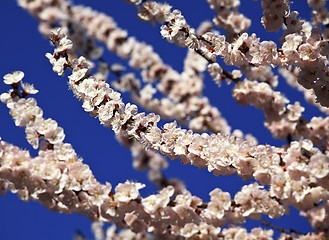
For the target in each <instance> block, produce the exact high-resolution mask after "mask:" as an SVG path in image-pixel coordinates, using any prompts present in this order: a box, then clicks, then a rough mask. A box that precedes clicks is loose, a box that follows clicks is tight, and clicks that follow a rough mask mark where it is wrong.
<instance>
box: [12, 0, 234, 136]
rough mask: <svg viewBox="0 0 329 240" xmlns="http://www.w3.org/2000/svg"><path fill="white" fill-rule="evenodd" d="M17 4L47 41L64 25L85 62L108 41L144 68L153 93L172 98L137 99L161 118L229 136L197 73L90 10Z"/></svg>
mask: <svg viewBox="0 0 329 240" xmlns="http://www.w3.org/2000/svg"><path fill="white" fill-rule="evenodd" d="M18 2H19V4H20V5H21V6H22V7H23V8H24V9H26V10H27V11H29V12H30V13H31V14H32V15H33V16H35V17H36V18H37V19H38V20H39V21H40V27H39V29H40V31H41V32H42V34H43V35H44V36H46V37H49V32H50V30H51V29H52V28H53V27H54V26H56V24H57V23H60V24H59V26H60V27H61V28H62V29H63V31H64V32H66V33H68V34H70V38H72V41H73V42H74V43H75V45H76V46H75V48H76V49H78V51H79V52H81V53H82V55H84V56H85V57H86V58H87V59H90V58H97V57H98V56H99V55H100V53H101V51H100V50H99V48H98V47H96V46H95V44H94V41H93V39H94V38H95V39H97V40H98V41H101V42H103V43H105V44H106V46H107V48H108V49H109V50H110V51H112V52H114V53H116V54H117V55H118V56H119V57H121V58H123V59H129V65H130V66H131V67H132V68H135V69H137V70H142V79H143V81H144V82H146V83H154V82H156V81H157V80H160V82H159V83H158V84H157V87H156V88H153V89H156V90H157V91H160V92H161V93H162V94H164V95H165V96H168V97H164V98H162V99H160V100H159V101H157V102H156V103H149V102H147V101H145V100H144V99H143V98H142V99H139V101H138V103H139V104H145V105H142V106H143V107H144V108H145V109H150V110H152V111H154V112H157V113H159V114H162V115H163V117H167V118H170V119H173V118H174V119H176V120H177V121H178V122H179V123H180V124H188V125H189V128H191V129H193V130H194V131H198V132H203V131H208V130H211V131H213V132H221V133H225V134H229V133H230V131H231V128H230V126H229V125H228V124H227V122H226V120H225V119H224V118H223V117H222V116H221V113H220V112H219V111H218V109H217V108H216V107H214V106H212V105H211V104H210V102H209V100H208V98H206V97H204V96H202V95H201V90H202V87H203V84H202V83H201V81H200V80H199V79H198V78H200V75H199V76H197V74H196V73H194V74H193V75H191V71H189V74H179V73H178V72H177V71H175V70H174V69H172V68H171V67H170V66H168V65H166V64H164V63H163V61H162V60H161V58H160V56H159V55H158V54H156V53H155V52H154V51H153V48H152V46H150V45H147V44H146V43H143V42H139V41H137V39H136V38H135V37H129V36H128V33H127V31H125V30H123V29H121V28H119V27H118V26H117V24H116V22H115V21H114V20H113V19H112V18H111V17H108V16H106V15H105V14H102V13H99V12H97V11H94V10H92V9H90V8H87V7H83V6H71V4H70V3H68V2H66V1H64V0H56V1H51V2H49V1H47V0H40V1H38V7H36V6H35V3H34V2H30V1H27V0H18ZM158 6H160V5H158ZM170 8H171V7H170V6H169V5H168V4H163V5H162V10H163V11H164V14H165V13H167V12H168V11H169V10H170ZM64 29H67V31H65V30H64ZM81 38H82V39H84V38H86V39H88V41H82V40H81ZM196 70H197V69H196ZM197 71H198V70H197ZM126 78H127V79H124V80H123V79H122V81H124V82H125V80H126V81H128V82H131V80H133V79H132V77H131V75H129V76H127V77H126ZM191 79H193V80H197V82H199V84H195V83H194V82H193V81H191ZM134 81H135V80H134ZM200 83H201V84H200ZM146 87H147V85H146ZM176 89H181V90H183V91H177V90H176ZM168 109H170V110H168ZM194 119H195V120H194Z"/></svg>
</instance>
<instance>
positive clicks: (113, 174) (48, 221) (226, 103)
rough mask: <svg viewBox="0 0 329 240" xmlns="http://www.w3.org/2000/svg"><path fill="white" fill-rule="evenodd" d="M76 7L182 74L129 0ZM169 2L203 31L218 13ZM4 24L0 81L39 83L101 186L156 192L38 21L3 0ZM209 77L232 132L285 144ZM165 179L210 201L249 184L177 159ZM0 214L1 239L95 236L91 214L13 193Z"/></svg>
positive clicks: (42, 98) (5, 124)
mask: <svg viewBox="0 0 329 240" xmlns="http://www.w3.org/2000/svg"><path fill="white" fill-rule="evenodd" d="M73 2H74V3H76V4H85V5H89V6H92V7H93V8H94V9H96V10H99V11H104V12H106V13H107V14H109V15H111V16H113V17H114V19H115V20H116V21H117V23H118V25H119V26H120V27H121V28H123V29H127V30H128V32H129V34H130V35H134V36H136V37H137V39H139V40H142V41H145V42H147V43H149V44H153V45H154V49H155V51H156V52H157V53H159V54H160V56H161V57H162V58H163V61H164V62H165V63H167V64H169V65H171V66H172V67H173V68H175V69H177V70H179V71H181V70H182V66H183V59H184V56H185V54H186V49H183V48H178V47H176V46H174V45H172V44H169V43H167V42H166V41H165V40H163V39H162V38H161V36H160V33H159V27H160V26H159V25H157V26H155V27H153V26H152V25H151V24H146V23H143V22H141V21H140V20H138V19H137V18H136V9H135V8H134V7H133V6H131V5H128V4H126V3H125V2H124V1H123V0H121V1H120V0H117V1H99V0H98V1H96V0H94V1H90V0H80V1H78V0H73ZM167 2H168V3H169V4H171V5H173V8H177V9H180V10H181V11H182V14H183V15H184V16H185V17H186V19H187V21H188V22H189V24H190V25H191V26H192V27H194V28H196V27H198V23H200V22H201V21H203V20H206V19H208V20H211V19H212V18H213V16H214V12H213V11H212V10H211V9H210V8H209V5H208V4H207V2H206V1H205V0H199V1H197V0H193V1H173V0H171V1H167ZM242 2H243V3H242V6H241V12H243V13H244V14H245V15H246V16H247V17H249V18H251V19H252V21H253V22H252V24H253V25H252V27H251V30H250V32H257V33H258V36H259V37H261V39H262V40H269V39H272V38H276V39H278V37H279V36H280V35H278V34H272V33H266V32H265V30H264V29H263V28H262V26H261V24H260V18H261V8H260V2H261V1H257V2H255V1H252V0H243V1H242ZM187 3H188V4H187ZM292 9H293V10H298V11H301V16H303V17H305V18H308V17H309V12H310V8H308V6H307V4H306V0H299V1H297V0H296V1H295V3H294V4H293V5H292ZM0 26H1V30H2V33H1V36H2V37H1V38H0V50H1V56H2V59H1V65H0V76H1V78H2V76H4V75H5V74H6V73H8V72H12V71H14V70H21V71H24V72H25V78H24V80H25V81H26V82H29V83H33V84H34V85H35V87H36V88H37V89H38V90H39V93H38V94H37V95H36V99H37V101H38V104H39V106H40V107H41V108H42V109H43V112H44V117H46V118H48V117H50V118H53V119H55V120H56V121H57V122H58V124H59V125H60V126H61V127H63V128H64V131H65V134H66V138H65V142H69V143H71V144H72V145H73V147H74V148H75V149H76V152H77V153H78V154H79V156H81V157H83V158H84V161H85V163H87V164H89V165H90V168H91V169H92V171H93V173H94V175H95V176H96V178H97V179H98V180H99V181H100V182H103V183H104V182H105V181H108V182H111V184H112V186H115V185H117V184H118V183H120V182H124V181H125V180H126V179H130V180H135V181H139V182H142V183H145V184H146V185H147V187H146V189H145V190H143V191H142V195H143V196H147V195H148V194H150V193H156V188H155V187H154V186H152V184H151V183H149V181H148V180H147V177H146V173H145V172H137V171H135V170H134V169H133V167H132V161H131V155H130V152H129V151H127V150H126V149H125V148H124V147H122V146H121V145H119V144H118V143H117V142H116V140H115V138H114V134H113V132H112V131H111V130H110V129H106V128H105V127H103V126H101V125H100V124H99V123H98V120H97V119H94V118H91V117H89V115H88V114H87V113H86V112H84V111H83V109H82V107H81V102H79V101H77V100H76V99H75V98H74V97H73V95H72V92H71V91H69V90H68V87H67V84H66V78H63V77H58V76H57V74H55V73H53V72H52V69H51V65H50V64H49V62H48V61H47V59H46V57H45V53H46V52H52V51H53V47H52V46H51V45H50V44H49V41H48V40H47V39H44V38H43V37H42V36H41V35H40V34H39V32H38V23H37V21H36V20H35V19H33V17H32V16H30V15H29V14H28V13H27V12H25V11H24V10H23V9H21V8H20V7H19V6H17V3H16V1H15V0H3V2H2V5H1V8H0ZM106 59H107V60H108V62H111V63H114V62H118V61H121V60H119V59H118V58H117V57H115V56H113V55H110V54H108V55H106ZM122 63H124V62H122ZM205 75H206V80H205V83H206V88H205V90H204V92H205V95H207V96H208V97H209V98H210V102H211V103H212V104H213V105H216V106H218V108H219V110H220V111H221V113H222V115H223V116H224V117H225V118H226V119H227V120H228V122H229V124H230V125H231V126H232V128H233V129H241V130H242V131H243V132H245V133H252V134H254V135H255V136H256V137H257V138H258V140H259V142H260V143H263V144H265V143H268V144H274V145H280V141H278V140H272V138H271V135H270V133H269V132H268V131H267V130H266V128H265V127H264V126H263V120H264V117H263V114H262V112H261V111H259V110H257V109H255V108H253V107H250V106H248V107H242V106H239V105H237V104H236V103H235V101H234V99H233V98H232V97H231V96H230V93H231V90H230V89H231V86H229V87H227V86H226V84H223V86H222V87H221V88H220V89H219V88H218V87H217V86H216V85H215V84H214V83H213V82H212V80H211V79H210V78H209V76H208V74H207V73H206V74H205ZM280 80H281V81H280V83H279V89H281V90H282V89H284V91H285V92H286V95H287V96H288V97H289V98H290V99H291V101H292V102H293V101H296V100H298V101H300V102H301V103H302V105H304V106H305V107H308V106H309V105H308V104H306V103H305V102H304V100H303V97H302V96H301V94H300V93H297V92H295V91H294V90H292V89H291V88H290V87H288V86H287V85H286V84H285V83H284V82H283V81H282V79H280ZM110 81H111V79H110ZM8 89H9V88H8V87H7V86H5V85H4V84H3V82H1V83H0V92H1V93H2V92H5V91H7V90H8ZM124 97H126V96H124ZM128 101H129V98H127V97H126V98H124V102H128ZM313 115H316V116H318V115H321V113H319V111H317V110H316V109H314V108H312V107H311V108H309V109H308V110H307V111H306V114H305V118H306V119H310V118H311V116H313ZM0 116H1V117H0V122H1V127H0V136H1V137H2V139H3V140H5V141H7V142H10V143H13V144H15V145H17V146H19V147H21V148H23V149H31V147H30V146H29V144H28V143H27V141H26V140H25V132H24V129H22V128H19V127H15V125H14V122H13V121H12V119H11V117H10V115H9V114H8V109H7V107H6V106H5V105H4V104H2V103H0ZM31 154H32V155H35V154H36V152H35V151H33V150H32V151H31ZM165 175H166V176H167V177H179V178H181V179H183V180H184V182H185V184H186V186H187V189H188V190H190V191H191V192H192V194H195V195H197V196H199V197H201V198H203V199H204V200H205V201H207V200H208V199H209V196H208V193H209V192H210V191H211V190H212V189H214V188H216V187H220V188H221V189H223V190H224V191H229V192H230V193H231V195H232V196H234V193H235V192H237V191H238V190H239V189H240V188H241V186H242V185H243V184H244V182H243V181H242V180H241V179H239V178H236V177H215V176H213V175H212V174H211V173H208V172H207V171H206V170H203V171H200V170H198V169H197V168H195V167H192V166H181V164H180V162H179V161H178V160H175V161H171V162H170V167H169V169H168V170H167V171H166V172H165ZM0 212H1V216H0V229H1V232H0V239H2V240H9V239H10V240H18V239H34V240H39V239H40V240H41V239H48V240H55V239H72V237H73V235H74V232H75V230H76V229H80V230H81V231H82V232H83V233H85V234H86V236H87V237H91V234H90V221H89V220H88V219H87V218H86V217H84V216H79V215H77V214H75V215H64V214H59V213H54V212H49V211H48V210H46V209H45V207H43V206H41V205H39V204H38V203H36V202H29V203H25V202H23V201H21V200H19V199H18V198H17V196H16V195H13V194H11V193H8V194H7V196H6V197H3V196H0ZM292 212H294V211H292ZM273 222H274V223H276V224H277V225H279V226H281V227H287V228H295V229H296V230H299V231H302V232H307V231H311V228H310V227H309V225H308V223H307V222H306V220H305V219H303V218H300V217H298V216H296V214H292V216H287V217H284V220H283V221H281V220H279V221H277V220H276V221H273ZM248 225H249V226H258V225H259V222H252V221H250V223H248Z"/></svg>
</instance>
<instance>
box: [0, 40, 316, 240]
mask: <svg viewBox="0 0 329 240" xmlns="http://www.w3.org/2000/svg"><path fill="white" fill-rule="evenodd" d="M56 36H61V35H56ZM56 36H55V37H54V39H57V41H59V42H61V38H60V37H59V38H57V37H56ZM62 37H63V38H62V39H64V40H63V42H62V43H64V42H65V44H59V45H58V46H59V47H60V48H59V49H60V51H55V54H58V56H64V57H65V59H66V61H67V63H71V61H69V60H68V59H67V51H68V49H63V48H65V47H64V46H66V47H69V46H71V44H70V41H69V40H68V39H67V38H65V36H62ZM63 61H64V60H63ZM61 62H62V61H61ZM72 62H73V63H74V62H75V61H72ZM56 69H57V70H59V71H61V70H60V68H55V70H56ZM22 77H23V73H22V72H19V71H17V72H14V73H13V74H8V75H6V76H5V81H7V83H8V84H10V85H12V87H13V88H14V90H12V91H10V92H9V93H3V94H2V95H1V100H2V101H3V102H4V103H6V104H7V106H8V107H9V108H10V109H11V110H10V111H11V112H15V113H17V114H12V116H13V118H14V120H15V123H16V125H17V126H22V127H25V129H26V134H27V139H28V141H29V142H30V143H31V145H33V147H34V148H38V146H39V140H40V139H44V140H45V141H43V142H42V143H41V145H40V151H39V155H38V156H37V157H35V158H32V157H30V155H29V152H28V151H23V150H20V149H19V148H18V147H15V146H13V145H10V144H8V143H6V142H4V141H1V142H0V144H1V149H0V150H1V151H0V178H1V190H2V192H5V191H8V190H11V191H13V192H17V193H18V195H19V197H20V198H21V199H22V200H25V201H27V200H37V201H39V202H40V203H42V204H44V205H45V206H46V207H47V208H48V209H50V210H54V211H58V212H65V213H73V212H77V213H80V214H83V215H86V216H88V217H89V218H91V219H92V220H94V221H96V220H98V221H99V220H100V221H108V222H113V223H115V224H116V225H117V226H118V227H123V228H130V229H131V230H132V231H133V232H135V233H143V232H146V231H147V232H151V233H153V234H155V235H156V236H162V237H164V236H166V238H168V239H171V238H173V237H174V236H183V237H192V236H203V237H212V238H214V237H215V238H218V237H221V236H225V234H224V235H223V234H222V233H220V228H219V227H223V226H224V225H225V224H226V222H227V221H229V222H232V223H243V222H244V221H245V218H246V217H251V218H258V216H259V215H260V214H267V215H269V216H271V217H280V216H281V215H282V214H283V213H284V212H285V208H284V207H283V206H282V205H281V204H280V203H279V201H277V199H276V198H271V197H270V195H269V192H268V191H266V190H264V189H262V188H261V187H260V186H259V185H258V184H257V183H254V184H250V185H248V186H244V187H243V188H242V189H241V191H240V192H238V193H237V194H236V195H235V197H234V200H233V199H231V197H230V194H229V193H227V192H223V191H221V190H220V189H218V188H216V189H214V190H213V191H212V192H211V193H210V197H211V199H210V202H209V203H203V202H202V200H201V199H200V198H198V197H195V196H192V195H191V194H190V193H189V192H188V191H187V190H186V189H182V191H181V193H179V194H176V197H175V199H172V198H171V197H173V195H174V187H173V186H167V187H166V188H163V189H162V190H161V191H160V193H159V194H157V195H151V196H148V197H146V198H142V197H141V196H140V195H139V189H141V188H143V187H144V186H145V185H143V184H140V183H134V182H129V181H126V182H125V183H123V184H121V183H120V184H118V185H117V186H116V187H115V193H114V192H112V191H111V189H112V187H111V184H110V183H107V184H106V185H102V184H100V183H99V182H97V180H96V179H95V178H94V176H93V175H92V172H91V170H90V169H89V167H88V166H87V165H86V164H83V163H82V160H81V159H78V158H77V155H76V153H75V151H74V150H73V148H72V146H71V145H70V144H67V143H63V139H64V134H63V131H62V129H61V128H60V127H57V123H56V122H55V121H54V120H50V119H46V120H45V119H44V118H43V117H42V110H41V109H40V108H39V107H38V106H37V105H36V101H35V100H34V99H33V98H28V99H26V98H25V97H20V96H18V95H17V94H14V91H17V89H18V86H17V84H19V81H20V80H21V78H22ZM23 91H25V90H23ZM34 92H35V91H34ZM54 126H56V127H54ZM58 129H60V131H58ZM27 130H29V131H27ZM31 136H34V137H35V140H33V141H31V140H30V139H31ZM168 226H170V227H168ZM225 231H233V228H229V229H227V230H225V229H224V230H223V232H225ZM245 234H246V233H245ZM250 234H252V236H257V235H260V236H261V235H263V234H264V232H263V230H261V229H258V230H253V231H252V232H251V233H250ZM266 235H268V237H269V238H270V237H271V235H272V232H271V231H268V232H267V233H266ZM319 236H321V235H319Z"/></svg>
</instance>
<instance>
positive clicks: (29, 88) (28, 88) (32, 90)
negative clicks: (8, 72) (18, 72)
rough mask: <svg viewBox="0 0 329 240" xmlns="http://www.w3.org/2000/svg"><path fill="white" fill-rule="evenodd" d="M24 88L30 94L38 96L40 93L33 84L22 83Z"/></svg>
mask: <svg viewBox="0 0 329 240" xmlns="http://www.w3.org/2000/svg"><path fill="white" fill-rule="evenodd" d="M22 88H23V90H24V91H25V92H26V93H28V94H36V93H38V92H39V91H38V90H37V89H35V88H34V86H33V84H29V83H23V82H22Z"/></svg>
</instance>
